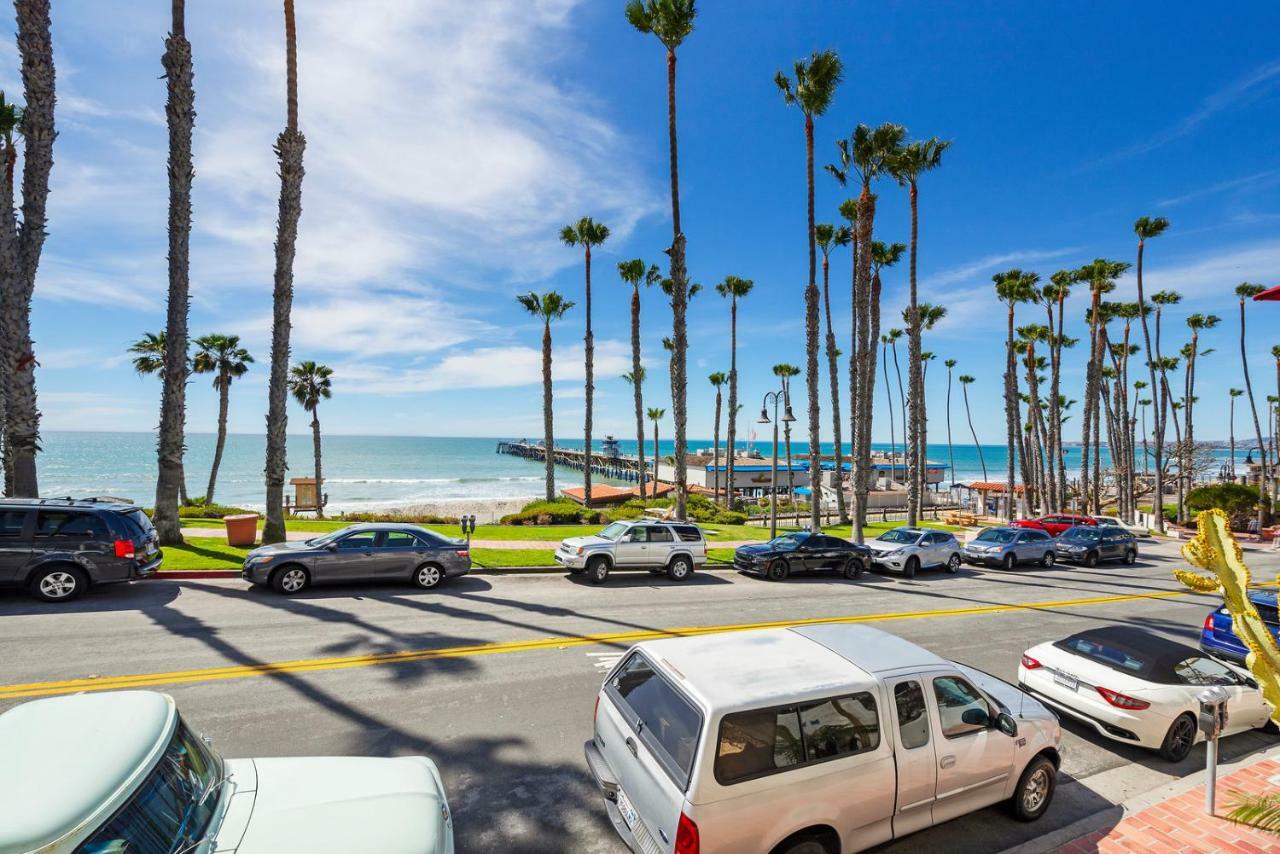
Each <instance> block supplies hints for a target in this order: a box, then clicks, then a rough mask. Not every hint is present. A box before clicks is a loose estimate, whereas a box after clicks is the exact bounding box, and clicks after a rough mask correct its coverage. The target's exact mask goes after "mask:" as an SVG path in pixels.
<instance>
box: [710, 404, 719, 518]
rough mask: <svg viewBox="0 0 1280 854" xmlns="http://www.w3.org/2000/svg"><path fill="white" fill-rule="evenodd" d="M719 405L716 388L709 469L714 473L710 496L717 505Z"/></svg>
mask: <svg viewBox="0 0 1280 854" xmlns="http://www.w3.org/2000/svg"><path fill="white" fill-rule="evenodd" d="M720 403H721V395H720V387H719V386H716V426H715V439H714V440H713V444H712V448H711V468H712V471H713V472H714V477H715V486H714V487H713V488H712V490H711V494H712V496H713V497H714V500H715V501H716V502H717V503H719V501H720Z"/></svg>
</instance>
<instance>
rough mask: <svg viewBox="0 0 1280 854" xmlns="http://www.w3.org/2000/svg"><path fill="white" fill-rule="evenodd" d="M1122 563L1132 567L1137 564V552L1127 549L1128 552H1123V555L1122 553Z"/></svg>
mask: <svg viewBox="0 0 1280 854" xmlns="http://www.w3.org/2000/svg"><path fill="white" fill-rule="evenodd" d="M1124 562H1125V563H1126V564H1127V565H1129V566H1133V565H1134V564H1135V563H1137V562H1138V552H1137V550H1136V549H1129V551H1127V552H1125V553H1124Z"/></svg>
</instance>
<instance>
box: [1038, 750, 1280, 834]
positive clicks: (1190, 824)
mask: <svg viewBox="0 0 1280 854" xmlns="http://www.w3.org/2000/svg"><path fill="white" fill-rule="evenodd" d="M1239 791H1243V792H1249V793H1252V794H1262V793H1265V792H1280V760H1277V759H1268V760H1265V761H1262V762H1257V763H1255V764H1253V765H1250V766H1248V767H1246V768H1241V769H1240V770H1239V771H1234V772H1232V773H1230V774H1227V775H1225V776H1222V777H1219V778H1218V795H1217V808H1218V809H1217V814H1216V815H1214V816H1209V815H1206V814H1205V812H1204V786H1203V785H1200V786H1196V787H1195V788H1194V789H1191V790H1190V791H1187V792H1183V793H1182V794H1180V795H1176V796H1174V797H1172V798H1170V799H1168V800H1166V801H1163V802H1161V803H1158V804H1154V805H1152V806H1149V807H1147V808H1145V809H1142V810H1139V811H1138V812H1135V813H1133V814H1131V815H1128V816H1125V817H1124V818H1123V819H1122V820H1121V821H1120V823H1119V824H1116V825H1114V826H1113V827H1111V828H1109V829H1107V830H1100V831H1098V832H1096V833H1091V834H1089V835H1088V836H1083V837H1081V838H1079V839H1076V840H1073V841H1072V842H1068V843H1067V844H1066V845H1063V846H1062V847H1060V848H1057V849H1055V851H1056V852H1057V854H1094V852H1102V854H1111V852H1129V851H1143V852H1147V854H1166V852H1169V854H1172V852H1215V854H1217V852H1224V854H1225V852H1231V854H1264V852H1276V851H1280V835H1277V834H1274V833H1267V832H1265V831H1261V830H1257V829H1255V828H1252V827H1246V826H1244V825H1240V824H1235V823H1233V822H1230V821H1227V820H1226V818H1224V816H1225V815H1226V814H1227V812H1228V811H1229V810H1230V805H1231V803H1232V802H1233V800H1234V799H1233V797H1232V793H1233V792H1239Z"/></svg>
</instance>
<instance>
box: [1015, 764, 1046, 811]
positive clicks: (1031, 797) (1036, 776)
mask: <svg viewBox="0 0 1280 854" xmlns="http://www.w3.org/2000/svg"><path fill="white" fill-rule="evenodd" d="M1050 782H1051V781H1050V779H1049V770H1048V769H1047V768H1045V767H1043V766H1041V767H1039V768H1037V769H1036V770H1035V772H1034V773H1032V775H1031V776H1030V777H1028V778H1027V784H1026V786H1024V787H1023V789H1022V808H1023V809H1024V810H1026V811H1027V812H1028V813H1035V812H1036V811H1037V810H1039V809H1040V807H1041V806H1042V805H1043V804H1044V800H1045V798H1046V797H1048V795H1049V786H1050Z"/></svg>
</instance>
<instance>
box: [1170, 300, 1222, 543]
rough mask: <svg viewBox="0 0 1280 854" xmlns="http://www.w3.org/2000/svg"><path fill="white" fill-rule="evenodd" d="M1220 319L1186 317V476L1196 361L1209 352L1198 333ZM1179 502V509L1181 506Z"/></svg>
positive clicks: (1192, 439)
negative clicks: (1189, 334)
mask: <svg viewBox="0 0 1280 854" xmlns="http://www.w3.org/2000/svg"><path fill="white" fill-rule="evenodd" d="M1221 320H1222V318H1220V317H1218V316H1217V315H1216V314H1201V313H1200V312H1196V313H1194V314H1191V315H1188V316H1187V328H1188V329H1190V330H1191V340H1190V341H1188V342H1187V346H1186V349H1185V351H1184V352H1183V356H1184V358H1185V360H1186V365H1187V370H1186V372H1185V373H1184V374H1183V377H1184V379H1185V388H1186V393H1185V394H1184V395H1183V398H1182V400H1183V409H1182V412H1183V423H1184V424H1185V427H1184V429H1183V435H1184V438H1185V442H1184V444H1183V459H1184V461H1185V462H1184V463H1183V467H1184V469H1185V471H1186V472H1187V473H1188V475H1190V474H1191V463H1192V458H1193V457H1194V455H1195V452H1194V447H1195V420H1194V412H1195V404H1196V399H1197V398H1196V359H1197V358H1198V357H1200V356H1207V355H1208V354H1209V353H1210V352H1212V351H1211V350H1201V349H1200V332H1201V331H1202V330H1205V329H1212V328H1213V327H1215V326H1217V325H1218V323H1219V322H1220V321H1221ZM1180 482H1182V483H1184V484H1185V488H1187V489H1190V488H1191V487H1193V486H1194V485H1195V484H1193V483H1188V482H1185V481H1180ZM1182 503H1183V502H1182V501H1179V507H1181V506H1182ZM1178 521H1179V523H1182V522H1185V521H1186V520H1185V519H1184V518H1180V519H1179V520H1178Z"/></svg>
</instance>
